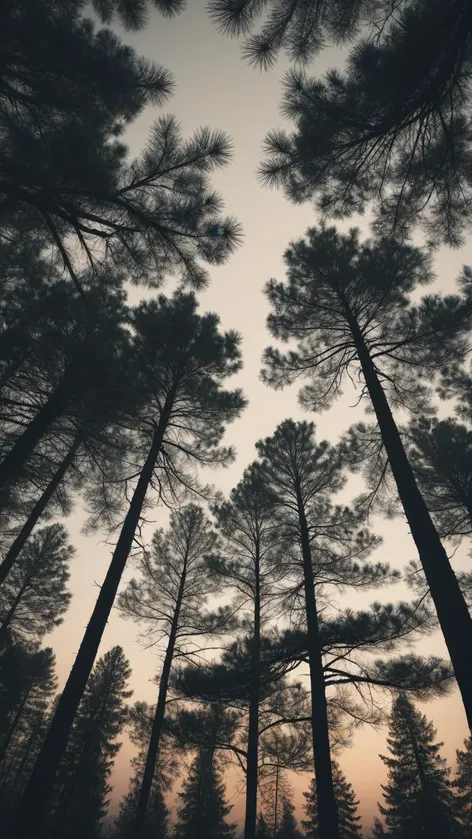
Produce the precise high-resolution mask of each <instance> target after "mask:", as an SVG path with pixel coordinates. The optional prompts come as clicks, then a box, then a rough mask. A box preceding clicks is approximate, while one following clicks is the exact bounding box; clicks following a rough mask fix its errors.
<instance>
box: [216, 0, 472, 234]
mask: <svg viewBox="0 0 472 839" xmlns="http://www.w3.org/2000/svg"><path fill="white" fill-rule="evenodd" d="M209 8H210V15H211V16H212V17H213V19H214V20H215V22H216V24H217V26H218V27H219V28H220V30H222V31H223V32H225V33H227V34H230V35H243V36H244V38H245V40H244V42H243V55H244V57H245V58H246V59H247V60H249V62H250V63H252V64H254V65H257V66H260V67H262V68H264V69H267V68H269V67H271V66H273V65H274V64H275V63H276V60H277V57H278V56H279V54H280V53H281V52H285V53H286V55H287V57H288V59H289V60H290V61H291V62H294V63H296V64H297V65H298V67H297V68H296V69H295V70H294V71H291V72H289V73H288V74H287V75H286V78H285V87H286V91H285V96H284V108H283V110H284V113H285V115H286V116H289V117H291V118H292V119H293V121H294V122H295V126H296V128H295V131H294V132H293V133H287V132H284V131H273V132H271V133H270V134H269V135H268V137H267V140H266V149H267V151H268V152H269V159H268V161H267V163H266V164H265V165H264V166H263V169H262V171H263V174H264V175H265V176H266V177H267V178H268V179H269V180H270V181H271V182H274V181H275V182H276V183H282V184H283V185H284V186H285V187H286V190H287V193H288V195H289V197H290V198H292V199H295V200H298V201H300V200H307V199H311V198H315V199H316V201H317V207H318V209H321V211H322V212H323V213H324V214H325V215H330V216H332V217H333V216H334V217H338V218H339V217H340V216H341V217H342V216H348V217H349V216H351V215H352V213H353V212H363V211H364V210H365V208H366V206H367V205H368V203H369V202H370V201H372V200H374V202H375V205H376V206H375V209H376V210H377V212H376V216H377V224H378V225H379V226H380V227H381V228H383V229H385V228H387V229H388V230H389V232H391V231H392V229H393V230H395V231H397V232H399V233H400V234H401V235H403V236H405V235H409V234H410V233H411V230H412V228H413V227H414V226H415V225H416V224H417V222H418V220H420V221H423V222H425V226H426V229H427V231H428V232H429V233H430V234H431V235H432V236H433V237H434V238H435V239H436V240H439V241H441V240H445V241H446V242H448V243H449V244H452V245H457V244H458V243H460V241H461V234H462V233H463V231H464V230H465V229H466V225H467V221H468V219H470V206H469V205H470V189H471V178H470V173H469V170H468V167H467V165H465V164H464V161H466V160H468V158H469V155H470V137H469V135H468V134H467V131H466V130H465V126H466V125H467V123H468V120H469V119H470V109H471V96H470V88H469V85H468V75H469V73H470V67H471V64H472V51H471V49H470V33H471V27H472V24H471V21H470V17H469V15H468V12H469V8H468V4H467V2H466V0H458V2H457V3H454V5H453V7H451V5H450V3H449V2H447V0H433V2H429V0H398V2H395V3H393V4H392V2H391V1H390V0H380V1H379V2H370V0H354V2H352V0H308V2H304V0H294V2H291V3H289V4H286V3H284V2H283V0H271V2H268V3H263V4H262V3H253V2H251V0H241V2H234V0H211V2H210V4H209ZM264 12H265V13H266V15H267V16H266V20H265V21H264V22H263V24H262V27H261V28H260V29H259V30H258V23H259V20H258V19H259V18H260V17H261V16H262V15H263V14H264ZM357 35H361V36H362V37H360V38H359V39H357V41H356V43H355V44H354V46H352V47H351V51H350V53H349V55H348V58H347V62H346V69H345V71H344V72H340V71H339V70H334V69H333V70H329V71H328V72H327V74H326V76H325V78H324V79H323V80H317V79H312V78H309V77H307V75H306V73H305V72H304V70H303V67H300V65H304V64H305V65H306V64H307V63H308V62H309V61H311V60H312V59H313V57H314V56H315V55H316V54H317V53H318V52H319V51H320V50H321V49H323V47H325V45H326V44H328V43H332V42H334V43H343V42H346V41H347V42H348V43H349V42H351V43H352V40H353V39H354V38H355V36H357Z"/></svg>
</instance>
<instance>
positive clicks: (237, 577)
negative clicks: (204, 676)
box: [210, 464, 282, 839]
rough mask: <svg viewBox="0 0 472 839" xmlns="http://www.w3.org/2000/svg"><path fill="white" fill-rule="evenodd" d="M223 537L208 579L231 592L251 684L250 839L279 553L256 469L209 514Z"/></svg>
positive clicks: (246, 829) (247, 821)
mask: <svg viewBox="0 0 472 839" xmlns="http://www.w3.org/2000/svg"><path fill="white" fill-rule="evenodd" d="M214 513H215V516H216V521H217V525H218V529H219V531H220V533H221V535H222V537H223V547H222V556H220V557H215V558H214V559H213V561H212V562H211V565H210V567H211V570H212V572H213V574H215V575H216V576H217V577H220V578H221V579H222V581H223V582H224V583H226V585H229V586H230V587H231V588H232V589H233V590H235V592H236V600H235V604H234V606H235V607H239V611H240V610H241V609H243V612H244V618H245V629H246V631H247V633H248V634H247V644H248V647H249V652H250V657H251V662H250V685H249V705H248V734H247V762H246V812H245V825H244V837H245V839H254V836H255V830H256V817H257V777H258V742H259V715H260V708H259V706H260V703H261V692H262V691H261V680H262V670H263V663H262V655H263V652H262V648H263V643H264V642H263V639H262V633H263V632H264V628H265V624H266V623H267V621H268V619H269V618H270V617H271V616H272V615H273V606H274V600H275V597H276V595H277V581H278V577H279V576H280V575H279V573H278V571H277V567H276V563H275V558H276V555H277V553H278V552H279V551H280V550H281V549H282V547H281V537H280V534H279V533H278V532H277V528H276V526H275V522H274V519H273V511H272V504H271V502H270V500H269V498H268V497H267V493H266V492H265V488H264V482H263V479H262V477H261V475H260V472H259V470H258V467H257V464H254V465H253V466H251V467H249V469H248V470H246V472H245V473H244V476H243V479H242V481H240V483H239V484H238V485H237V486H236V487H235V488H234V489H233V490H232V492H231V496H230V500H229V501H228V502H225V503H223V504H220V505H219V506H217V507H216V508H215V510H214Z"/></svg>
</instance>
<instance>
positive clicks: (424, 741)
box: [379, 695, 460, 839]
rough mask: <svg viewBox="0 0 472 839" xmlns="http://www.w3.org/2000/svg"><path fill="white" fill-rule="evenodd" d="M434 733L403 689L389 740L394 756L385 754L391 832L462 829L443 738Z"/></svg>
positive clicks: (444, 836) (405, 838)
mask: <svg viewBox="0 0 472 839" xmlns="http://www.w3.org/2000/svg"><path fill="white" fill-rule="evenodd" d="M434 738H435V730H434V728H433V725H432V724H431V723H430V722H429V721H428V720H427V719H426V717H425V716H424V715H423V714H421V713H420V712H419V711H417V710H416V709H415V707H414V705H412V703H411V702H410V701H409V700H408V699H407V698H406V697H405V696H404V695H400V696H399V697H398V698H397V699H396V700H395V702H394V704H393V708H392V717H391V722H390V731H389V737H388V740H387V742H388V746H389V750H390V753H391V757H384V756H381V757H382V760H383V762H384V763H385V764H386V765H387V767H388V770H389V772H388V783H387V784H386V785H385V786H382V789H383V795H384V799H385V804H384V805H380V804H379V809H380V812H381V813H382V815H383V816H384V817H385V821H386V824H387V826H388V827H389V828H391V831H392V835H393V836H397V835H398V836H399V837H401V839H410V838H411V839H416V837H418V836H425V837H426V836H431V837H435V836H437V837H438V839H439V837H441V839H448V837H451V839H452V837H458V836H459V835H460V833H459V825H458V823H457V820H456V818H455V812H454V811H455V805H454V798H453V792H452V782H451V781H450V780H449V773H450V770H449V769H447V768H446V765H445V762H444V761H443V760H442V759H441V757H440V754H439V749H440V748H441V746H442V745H443V744H442V743H436V742H435V739H434Z"/></svg>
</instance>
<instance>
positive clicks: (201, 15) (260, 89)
mask: <svg viewBox="0 0 472 839" xmlns="http://www.w3.org/2000/svg"><path fill="white" fill-rule="evenodd" d="M123 37H124V39H125V40H126V41H127V42H128V43H130V44H132V45H133V46H134V47H135V48H136V50H137V51H138V52H139V53H140V54H143V55H145V56H147V57H148V58H150V59H153V60H155V61H157V62H158V63H160V64H162V65H163V66H164V67H165V68H167V69H169V70H171V71H172V73H173V74H174V78H175V82H176V92H175V94H174V96H173V97H172V99H170V100H169V101H168V102H167V103H166V105H165V106H164V107H163V108H162V109H156V108H154V109H152V108H150V109H148V110H146V112H144V113H143V114H142V115H141V117H140V118H139V119H138V120H137V121H136V122H135V123H134V124H133V125H132V126H131V127H130V129H129V131H128V136H127V141H128V143H129V145H130V150H131V154H132V155H134V154H138V153H139V151H140V149H141V148H142V147H143V145H144V143H145V141H146V135H147V133H148V130H149V128H150V126H151V125H152V123H153V121H154V120H155V119H156V118H157V117H159V116H160V115H161V114H162V113H172V114H174V115H175V116H176V117H177V118H178V120H179V121H180V124H181V126H182V129H183V132H184V134H185V135H190V134H191V133H192V132H193V131H194V130H195V129H197V128H199V127H200V126H202V125H208V126H210V127H212V128H219V129H223V130H225V131H226V132H227V133H228V134H229V135H230V136H231V138H232V140H233V144H234V156H233V159H232V162H231V164H230V165H229V166H228V167H227V168H225V169H224V170H222V171H221V172H219V173H217V175H216V176H214V177H213V184H214V186H215V187H216V188H217V189H218V190H219V191H220V192H221V193H222V195H223V197H224V199H225V205H226V210H227V212H228V213H229V214H231V215H234V216H236V217H237V218H238V220H239V221H240V222H241V224H242V225H243V228H244V241H243V244H242V246H241V247H240V248H239V250H238V251H237V252H236V253H235V254H234V255H233V256H232V257H231V259H230V260H229V261H228V262H227V264H225V265H224V266H219V267H217V268H211V269H210V276H211V284H210V286H209V288H208V289H207V290H205V291H204V292H202V293H200V295H199V298H200V301H201V310H202V311H205V310H211V311H215V312H217V313H218V314H219V315H220V318H221V324H222V327H223V328H225V329H236V330H238V331H239V332H240V333H241V335H242V339H243V341H242V350H243V359H244V367H243V370H242V372H241V373H240V374H238V375H237V377H236V378H235V380H234V384H237V386H239V387H242V388H243V390H244V393H245V395H246V397H247V398H248V400H249V405H248V407H247V408H246V410H245V411H244V413H243V415H242V416H241V418H240V419H238V420H237V421H236V422H235V423H234V424H233V425H232V426H231V427H230V428H229V429H228V432H227V435H226V441H227V442H228V443H231V444H232V445H234V446H235V448H236V450H237V456H236V459H235V462H234V464H232V465H231V467H229V468H228V469H227V470H225V471H222V472H219V473H216V474H215V475H214V476H213V478H212V480H214V482H215V485H216V486H217V487H218V488H219V489H221V490H222V491H223V492H225V493H227V492H229V490H230V489H231V487H233V486H234V485H235V484H236V483H237V482H238V480H239V479H240V477H241V474H242V472H243V470H244V468H245V467H246V466H247V465H248V464H249V463H250V462H251V461H252V460H253V459H254V457H255V453H256V452H255V447H254V446H255V442H256V441H257V440H259V439H260V438H261V437H265V436H268V435H270V434H272V433H273V431H274V430H275V428H276V426H277V424H278V423H279V422H281V421H282V420H283V419H285V418H286V417H293V418H294V419H301V418H309V419H311V420H314V422H315V423H316V426H317V432H318V436H319V437H320V438H326V439H328V440H329V441H330V442H332V443H335V442H336V441H337V439H338V437H339V435H340V434H341V433H342V432H343V431H345V430H346V429H347V428H348V427H349V426H350V425H351V424H352V423H354V422H356V421H358V420H359V419H361V418H362V416H363V409H362V408H355V407H353V406H354V403H355V401H356V394H355V393H353V392H351V393H349V392H346V394H345V396H344V397H343V398H342V399H340V400H339V401H338V402H337V403H335V406H334V407H333V408H332V409H331V410H330V411H329V412H328V413H324V414H321V415H319V416H316V417H313V416H309V417H307V415H306V414H305V413H304V412H302V410H301V409H300V407H299V405H298V403H297V388H296V387H292V388H287V389H286V390H284V391H278V392H275V391H272V390H270V389H269V388H267V387H266V386H265V385H264V384H263V383H262V382H261V381H260V378H259V372H260V366H261V364H260V359H261V355H262V352H263V350H264V348H265V347H266V346H267V344H268V343H269V342H270V339H269V335H268V332H267V330H266V326H265V319H266V316H267V312H268V306H267V303H266V300H265V298H264V295H263V293H262V289H263V286H264V283H265V282H266V280H268V279H269V278H271V277H276V278H278V279H281V278H282V277H283V275H284V266H283V261H282V255H283V252H284V250H285V248H286V246H287V244H288V243H289V241H290V240H292V239H294V238H299V237H300V236H302V235H303V233H304V232H305V230H306V229H307V227H309V226H313V225H315V224H316V223H317V222H318V219H317V217H316V214H315V212H314V211H313V209H312V207H310V206H309V205H308V204H307V205H302V206H294V205H291V204H290V203H289V202H288V200H287V199H286V198H285V197H284V196H283V194H282V193H281V192H277V191H273V190H271V189H269V188H267V187H264V186H262V185H261V184H260V182H259V181H258V179H257V177H256V170H257V166H258V163H259V161H260V159H261V147H262V141H263V138H264V136H265V134H266V132H267V131H268V130H270V129H272V128H275V127H280V126H281V125H283V122H284V121H283V119H282V117H281V115H280V112H279V107H280V101H281V79H282V77H283V74H284V72H285V70H286V69H287V67H286V64H285V63H284V61H282V60H281V61H280V62H279V63H278V65H277V66H276V67H275V68H274V69H272V70H271V71H270V72H268V73H261V72H260V71H258V70H254V69H252V68H251V67H249V66H248V65H246V64H245V63H244V61H243V59H242V58H241V56H240V49H239V46H238V43H237V41H232V40H229V39H228V38H226V37H225V36H223V35H220V34H219V33H218V32H217V31H216V29H215V28H214V27H213V26H212V24H211V23H210V21H209V19H208V18H207V16H206V13H205V10H204V3H203V2H202V0H188V7H187V9H186V10H185V12H183V13H182V14H181V15H180V16H179V17H177V18H175V19H173V20H166V19H163V18H162V17H161V16H159V15H158V14H157V12H151V14H150V19H149V23H148V26H147V27H146V29H145V30H143V31H142V32H140V33H137V34H135V35H130V34H129V33H123ZM344 57H345V53H343V51H342V50H339V49H334V48H332V47H330V46H327V48H326V49H325V50H324V51H323V52H322V53H321V55H320V56H319V57H318V58H317V59H316V61H315V62H314V64H313V67H312V68H310V69H312V71H313V74H314V75H322V74H323V73H324V72H325V70H327V69H328V68H330V67H333V66H335V65H336V66H342V63H343V60H344ZM353 224H356V225H358V226H359V227H360V228H361V230H362V231H363V233H364V234H365V235H368V225H367V222H366V221H365V220H364V219H354V220H353V219H351V220H349V222H343V223H341V224H338V227H340V228H342V229H347V228H348V227H350V226H352V225H353ZM471 244H472V240H471V239H469V240H468V241H467V242H466V244H465V246H464V248H462V249H461V250H460V251H451V250H448V249H445V248H444V249H442V250H440V251H439V252H438V253H437V255H436V258H435V269H436V275H437V279H436V283H435V288H437V289H438V290H441V291H449V290H451V289H452V288H453V286H454V279H455V278H456V277H457V276H458V274H459V271H460V269H461V266H462V265H463V264H464V263H472V246H471ZM167 288H170V286H168V287H167ZM164 290H165V289H164ZM144 294H146V296H147V295H148V292H145V291H144V290H140V289H136V288H134V289H132V291H131V293H130V299H131V300H132V301H133V302H137V301H138V300H139V299H140V297H141V296H144ZM232 383H233V382H232ZM154 516H155V526H156V527H157V526H161V525H163V524H165V523H166V518H167V516H166V513H165V511H161V510H155V512H154ZM83 522H84V516H83V513H82V511H81V507H80V502H78V503H77V504H76V508H75V510H74V512H73V514H72V516H70V517H69V518H68V520H67V521H66V522H65V523H66V526H67V528H68V530H69V533H70V535H71V540H72V542H73V544H75V545H76V547H77V555H76V557H75V558H74V560H73V566H72V569H71V572H72V573H71V590H72V593H73V600H72V605H71V608H70V611H69V612H68V614H67V616H66V619H65V622H64V624H63V625H62V626H61V627H59V628H58V629H57V630H55V632H54V633H53V634H52V635H51V636H49V638H48V639H46V642H47V643H48V644H51V645H52V646H53V647H54V649H55V651H56V655H57V662H58V675H59V680H60V686H62V684H63V683H64V680H65V679H66V678H67V674H68V672H69V669H70V667H71V665H72V663H73V660H74V657H75V654H76V652H77V649H78V646H79V643H80V640H81V637H82V633H83V631H84V629H85V626H86V624H87V621H88V619H89V617H90V614H91V611H92V609H93V605H94V602H95V599H96V597H97V594H98V586H99V585H100V584H101V582H102V580H103V578H104V576H105V573H106V569H107V564H108V561H109V558H110V550H111V546H110V544H107V542H106V540H105V535H100V534H98V535H97V534H95V535H94V536H89V537H85V536H84V535H83V534H82V532H81V527H82V525H83ZM374 526H375V530H376V531H377V532H378V533H379V534H380V535H382V537H383V544H382V546H381V547H380V548H379V550H378V551H377V553H376V554H375V559H376V560H377V559H378V560H379V561H388V562H390V563H391V565H392V566H393V567H396V568H399V569H401V568H402V567H404V565H405V564H406V563H407V562H408V561H409V560H410V559H413V558H414V557H415V556H416V552H415V546H414V544H413V541H412V539H411V537H410V535H409V533H408V529H407V525H406V523H405V522H404V521H403V520H402V519H401V518H397V519H395V520H388V521H386V520H384V519H378V520H376V521H375V523H374ZM152 532H153V527H152V526H151V525H150V526H149V527H148V528H147V532H146V537H147V538H148V540H149V542H150V539H151V536H152ZM454 564H455V567H467V565H468V564H470V560H469V557H468V546H467V545H463V546H462V547H461V549H460V550H459V551H458V552H457V553H456V555H455V556H454ZM132 575H133V571H132V568H128V569H127V571H126V572H125V576H124V582H126V580H128V579H130V577H131V576H132ZM409 596H410V595H409V592H408V590H407V589H406V588H405V587H404V585H403V584H401V583H400V584H397V585H396V586H394V587H392V588H389V589H388V590H387V591H385V592H375V593H373V594H371V593H366V594H361V595H358V594H356V595H355V596H352V595H349V596H348V597H346V596H344V597H343V598H342V599H340V600H339V604H340V605H341V606H346V605H349V606H353V607H354V608H357V607H359V606H366V605H368V603H369V602H371V601H372V600H373V599H381V600H385V601H387V600H390V599H391V600H396V599H402V598H407V597H409ZM137 631H138V629H137V627H136V626H135V625H134V624H133V623H132V622H128V621H124V620H123V619H121V618H120V616H119V614H118V613H117V611H116V610H114V612H113V614H112V616H111V618H110V621H109V623H108V626H107V629H106V631H105V634H104V637H103V640H102V645H101V648H100V653H101V654H103V653H104V652H105V651H106V650H108V649H110V647H112V646H113V645H115V644H121V645H122V646H123V647H124V650H125V653H126V655H127V656H128V657H129V659H130V662H131V666H132V669H133V677H132V685H131V686H132V688H133V690H134V695H133V701H136V700H146V701H148V702H151V703H152V702H155V700H156V693H157V688H156V686H155V684H154V683H153V677H154V676H155V674H156V672H158V668H159V658H158V655H157V653H156V650H143V649H141V648H140V647H139V646H138V645H137V643H136V635H137ZM415 649H416V650H417V651H418V652H421V653H425V654H436V655H445V646H444V643H443V641H442V638H441V637H440V635H439V633H437V634H435V635H434V636H431V637H429V638H428V639H424V640H422V641H421V643H420V644H418V645H416V648H415ZM384 701H385V702H387V697H385V698H384ZM424 710H425V712H426V713H427V714H428V716H429V717H431V718H432V719H433V720H434V723H435V725H436V727H437V730H438V739H439V740H441V741H444V744H445V745H444V748H443V750H442V754H443V756H444V757H446V758H447V760H448V761H449V762H450V763H451V762H453V759H454V754H455V750H456V749H457V748H459V747H461V745H462V743H463V740H464V738H465V737H466V734H467V726H466V721H465V715H464V712H463V708H462V705H461V702H460V699H459V695H458V692H457V690H455V691H454V692H453V693H452V694H451V695H450V696H449V697H448V698H446V699H441V700H435V701H434V702H431V703H428V705H426V706H425V707H424ZM385 737H386V730H385V728H382V729H381V730H378V731H376V730H373V729H371V728H363V729H361V730H359V731H357V732H356V734H355V737H354V739H353V743H352V746H351V748H349V749H347V750H345V751H344V752H343V754H342V755H341V756H340V763H341V765H342V768H343V769H344V771H345V773H346V775H347V777H348V779H349V780H350V781H351V783H352V784H353V786H354V789H355V792H356V794H357V796H358V798H359V800H360V813H361V815H362V818H363V822H364V827H365V828H368V827H369V826H370V825H371V824H372V822H373V818H374V816H375V815H376V813H377V806H376V802H377V801H378V800H379V798H380V796H381V789H380V784H381V783H382V782H383V781H384V779H385V770H384V766H383V764H382V762H381V761H380V758H379V753H385ZM132 755H133V751H132V747H131V745H130V744H129V742H128V741H127V739H126V738H124V744H123V747H122V749H121V752H120V754H119V756H118V758H117V760H116V764H115V769H114V772H113V778H112V783H113V785H114V791H113V796H112V804H111V806H112V810H113V811H116V809H117V806H118V802H119V800H120V798H121V797H122V795H123V794H124V793H125V792H126V787H127V783H128V779H129V773H130V765H129V761H130V758H131V757H132ZM291 781H292V784H293V787H294V803H295V804H296V805H297V813H298V815H299V816H301V815H302V813H301V809H300V805H301V801H302V791H303V790H304V789H307V787H308V783H309V778H308V777H307V776H299V777H293V778H291ZM240 782H241V777H240V776H238V775H236V774H235V773H232V774H231V776H230V777H228V795H229V797H230V803H232V804H233V805H234V808H233V812H232V816H231V818H232V819H233V820H235V821H241V819H242V818H243V814H244V798H243V795H242V794H241V792H240V791H239V790H240V786H241V783H240Z"/></svg>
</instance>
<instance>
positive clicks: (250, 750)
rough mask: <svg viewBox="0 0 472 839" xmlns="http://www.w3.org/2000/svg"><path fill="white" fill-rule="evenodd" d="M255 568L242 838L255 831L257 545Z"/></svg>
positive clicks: (250, 836) (251, 837) (258, 629)
mask: <svg viewBox="0 0 472 839" xmlns="http://www.w3.org/2000/svg"><path fill="white" fill-rule="evenodd" d="M255 571H256V574H255V577H256V584H255V598H254V637H253V639H252V654H251V685H250V695H249V726H248V735H247V770H246V816H245V820H244V839H254V837H255V835H256V823H257V778H258V760H259V696H260V689H261V686H260V682H261V676H260V658H261V596H260V573H259V550H258V548H256V560H255Z"/></svg>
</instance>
